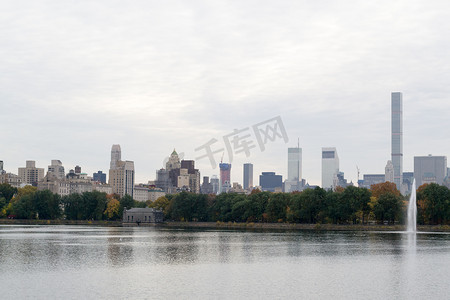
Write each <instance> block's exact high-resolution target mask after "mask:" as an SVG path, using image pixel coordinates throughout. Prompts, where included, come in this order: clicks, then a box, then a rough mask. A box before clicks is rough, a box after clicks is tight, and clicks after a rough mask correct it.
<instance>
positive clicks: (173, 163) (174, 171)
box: [166, 149, 181, 187]
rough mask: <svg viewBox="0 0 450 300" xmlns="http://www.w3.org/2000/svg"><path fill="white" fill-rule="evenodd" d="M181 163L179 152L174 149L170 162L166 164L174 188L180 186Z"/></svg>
mask: <svg viewBox="0 0 450 300" xmlns="http://www.w3.org/2000/svg"><path fill="white" fill-rule="evenodd" d="M180 169H181V162H180V158H179V156H178V153H177V151H175V149H173V151H172V154H170V157H169V160H168V161H167V163H166V170H167V172H169V179H170V182H171V185H172V186H173V187H177V186H178V176H180Z"/></svg>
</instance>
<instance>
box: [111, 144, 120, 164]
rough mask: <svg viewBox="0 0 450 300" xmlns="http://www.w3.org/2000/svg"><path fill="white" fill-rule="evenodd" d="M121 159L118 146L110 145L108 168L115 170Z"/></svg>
mask: <svg viewBox="0 0 450 300" xmlns="http://www.w3.org/2000/svg"><path fill="white" fill-rule="evenodd" d="M121 159H122V151H121V150H120V145H112V147H111V163H110V166H109V168H110V169H115V168H116V163H117V162H118V161H119V160H121Z"/></svg>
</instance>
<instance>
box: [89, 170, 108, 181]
mask: <svg viewBox="0 0 450 300" xmlns="http://www.w3.org/2000/svg"><path fill="white" fill-rule="evenodd" d="M92 177H93V178H94V181H97V182H100V183H106V174H105V173H103V172H102V171H98V172H97V173H94V174H92Z"/></svg>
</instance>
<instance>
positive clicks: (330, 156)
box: [322, 147, 339, 189]
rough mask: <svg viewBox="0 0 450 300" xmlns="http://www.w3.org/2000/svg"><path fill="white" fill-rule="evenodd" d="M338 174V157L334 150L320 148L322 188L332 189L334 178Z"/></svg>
mask: <svg viewBox="0 0 450 300" xmlns="http://www.w3.org/2000/svg"><path fill="white" fill-rule="evenodd" d="M338 173H339V157H338V155H337V152H336V148H335V147H324V148H322V188H324V189H333V188H334V186H333V183H334V178H335V176H336V175H337V174H338Z"/></svg>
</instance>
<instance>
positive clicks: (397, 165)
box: [391, 92, 403, 191]
mask: <svg viewBox="0 0 450 300" xmlns="http://www.w3.org/2000/svg"><path fill="white" fill-rule="evenodd" d="M391 130H392V131H391V134H392V135H391V138H392V139H391V146H392V151H391V156H392V158H391V160H392V165H393V166H394V183H395V184H396V185H397V189H398V190H399V191H400V190H401V186H402V183H403V95H402V93H399V92H395V93H392V94H391Z"/></svg>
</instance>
